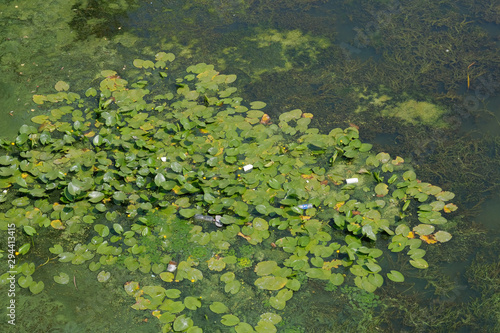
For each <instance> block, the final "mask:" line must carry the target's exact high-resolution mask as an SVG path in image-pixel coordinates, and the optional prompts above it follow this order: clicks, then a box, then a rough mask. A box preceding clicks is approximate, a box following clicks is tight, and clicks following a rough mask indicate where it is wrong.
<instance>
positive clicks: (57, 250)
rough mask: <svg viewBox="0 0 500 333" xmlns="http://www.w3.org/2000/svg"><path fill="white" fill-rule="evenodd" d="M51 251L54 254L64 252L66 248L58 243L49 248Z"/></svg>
mask: <svg viewBox="0 0 500 333" xmlns="http://www.w3.org/2000/svg"><path fill="white" fill-rule="evenodd" d="M49 251H50V252H51V253H54V254H59V253H62V252H63V251H64V250H63V248H62V246H61V245H59V244H56V245H54V246H53V247H51V248H49Z"/></svg>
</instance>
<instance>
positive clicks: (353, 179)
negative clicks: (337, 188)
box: [345, 178, 358, 184]
mask: <svg viewBox="0 0 500 333" xmlns="http://www.w3.org/2000/svg"><path fill="white" fill-rule="evenodd" d="M345 182H346V183H347V184H355V183H357V182H358V178H347V179H346V180H345Z"/></svg>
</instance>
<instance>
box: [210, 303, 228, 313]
mask: <svg viewBox="0 0 500 333" xmlns="http://www.w3.org/2000/svg"><path fill="white" fill-rule="evenodd" d="M210 310H212V312H215V313H225V312H228V311H229V308H228V307H227V306H225V305H224V303H221V302H213V303H212V304H210Z"/></svg>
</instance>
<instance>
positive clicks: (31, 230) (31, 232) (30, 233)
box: [23, 225, 36, 236]
mask: <svg viewBox="0 0 500 333" xmlns="http://www.w3.org/2000/svg"><path fill="white" fill-rule="evenodd" d="M23 230H24V232H25V233H26V234H27V235H28V236H33V235H34V234H36V229H35V228H33V227H32V226H29V225H25V226H24V227H23Z"/></svg>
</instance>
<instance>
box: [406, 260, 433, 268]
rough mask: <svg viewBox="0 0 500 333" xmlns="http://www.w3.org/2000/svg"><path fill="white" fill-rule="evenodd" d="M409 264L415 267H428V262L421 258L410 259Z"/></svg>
mask: <svg viewBox="0 0 500 333" xmlns="http://www.w3.org/2000/svg"><path fill="white" fill-rule="evenodd" d="M410 264H411V265H412V266H413V267H415V268H420V269H425V268H429V264H428V263H427V261H425V260H424V259H422V258H420V259H415V260H410Z"/></svg>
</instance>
